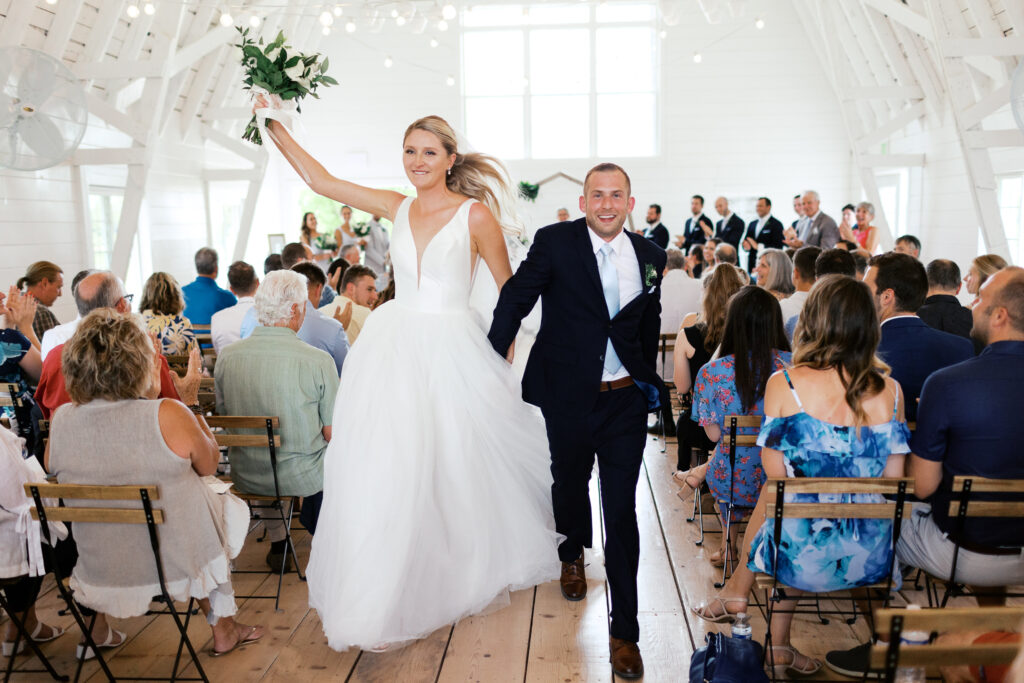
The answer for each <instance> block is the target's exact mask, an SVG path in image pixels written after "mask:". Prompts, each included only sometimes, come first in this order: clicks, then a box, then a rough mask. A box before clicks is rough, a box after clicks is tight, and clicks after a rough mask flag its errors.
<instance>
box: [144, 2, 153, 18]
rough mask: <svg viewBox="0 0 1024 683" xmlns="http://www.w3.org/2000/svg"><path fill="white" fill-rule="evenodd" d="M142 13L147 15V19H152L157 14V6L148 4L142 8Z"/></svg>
mask: <svg viewBox="0 0 1024 683" xmlns="http://www.w3.org/2000/svg"><path fill="white" fill-rule="evenodd" d="M142 11H143V12H145V13H146V16H147V17H151V16H153V15H154V14H156V6H155V5H154V4H153V3H151V2H147V3H146V4H145V5H143V6H142Z"/></svg>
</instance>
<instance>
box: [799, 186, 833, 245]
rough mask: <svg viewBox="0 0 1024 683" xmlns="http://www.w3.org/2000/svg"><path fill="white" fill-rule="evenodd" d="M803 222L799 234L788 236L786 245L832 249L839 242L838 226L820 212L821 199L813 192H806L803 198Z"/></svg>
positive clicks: (825, 214)
mask: <svg viewBox="0 0 1024 683" xmlns="http://www.w3.org/2000/svg"><path fill="white" fill-rule="evenodd" d="M801 201H802V202H803V213H804V220H803V223H802V224H801V225H800V232H799V233H798V234H796V235H793V234H792V233H791V234H790V238H789V239H787V240H786V244H787V245H789V246H791V247H793V248H794V249H799V248H800V247H802V246H804V245H811V246H816V247H821V248H822V249H832V248H833V247H835V246H836V242H838V241H839V226H837V225H836V221H835V219H834V218H832V217H831V216H829V215H828V214H827V213H825V212H823V211H822V210H821V197H819V196H818V193H817V192H816V191H814V190H807V192H805V193H804V195H803V198H802V199H801Z"/></svg>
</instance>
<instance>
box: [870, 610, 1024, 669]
mask: <svg viewBox="0 0 1024 683" xmlns="http://www.w3.org/2000/svg"><path fill="white" fill-rule="evenodd" d="M1022 620H1024V607H965V608H952V607H944V608H937V609H921V610H908V609H879V610H876V611H875V624H877V625H881V624H888V626H889V642H888V644H885V643H880V644H877V643H876V644H875V645H873V646H872V647H871V668H872V669H875V670H879V669H881V670H884V671H885V674H884V676H883V678H882V680H884V681H886V683H892V682H893V681H895V680H896V671H897V669H899V668H900V667H933V666H935V667H938V666H962V665H993V664H1009V663H1010V662H1012V661H1013V659H1014V658H1015V657H1016V656H1017V653H1018V652H1019V651H1020V643H978V644H971V643H965V644H963V645H948V644H944V643H934V642H933V643H929V644H927V645H903V644H901V643H900V635H901V634H902V633H903V632H904V631H923V632H925V633H929V634H930V633H935V632H938V633H948V632H956V631H983V632H984V631H1015V630H1017V629H1018V628H1019V627H1020V624H1021V621H1022Z"/></svg>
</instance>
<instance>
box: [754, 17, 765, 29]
mask: <svg viewBox="0 0 1024 683" xmlns="http://www.w3.org/2000/svg"><path fill="white" fill-rule="evenodd" d="M754 26H755V27H756V28H757V30H758V31H760V30H761V29H763V28H764V19H762V18H761V17H758V18H757V19H755V20H754Z"/></svg>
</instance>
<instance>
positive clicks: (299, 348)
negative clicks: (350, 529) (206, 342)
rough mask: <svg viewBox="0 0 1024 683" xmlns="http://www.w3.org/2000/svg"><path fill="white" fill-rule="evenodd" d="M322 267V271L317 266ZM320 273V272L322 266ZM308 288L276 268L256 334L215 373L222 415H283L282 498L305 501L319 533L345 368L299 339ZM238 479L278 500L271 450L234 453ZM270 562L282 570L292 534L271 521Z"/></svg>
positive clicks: (305, 520)
mask: <svg viewBox="0 0 1024 683" xmlns="http://www.w3.org/2000/svg"><path fill="white" fill-rule="evenodd" d="M314 267H315V266H314ZM317 270H319V269H317ZM308 300H309V290H308V288H307V286H306V278H304V277H303V276H302V275H300V274H299V273H297V272H295V271H291V270H282V271H275V272H273V273H270V274H269V275H267V276H266V278H265V279H264V280H263V284H261V285H260V288H259V289H257V290H256V302H255V304H254V306H253V310H254V311H255V312H256V316H257V318H258V320H259V323H260V324H259V326H258V327H257V328H256V329H254V330H253V332H252V336H250V337H248V338H243V339H242V340H241V341H238V342H235V343H234V344H232V345H230V346H228V347H227V348H225V349H224V353H222V354H221V355H220V356H219V357H218V358H217V366H216V368H215V370H214V375H215V377H216V380H217V381H216V387H217V412H218V413H219V414H221V415H276V416H277V417H280V418H281V429H280V435H281V447H280V448H278V449H277V480H278V482H279V484H280V492H281V495H284V496H301V497H303V498H304V500H303V501H302V512H301V521H302V525H303V526H304V527H306V529H308V530H309V532H310V533H313V532H314V531H315V530H316V520H317V517H318V516H319V514H320V501H321V496H322V493H321V492H322V491H323V488H324V453H325V452H326V450H327V442H328V441H330V439H331V422H332V420H333V418H334V397H335V394H337V392H338V369H337V366H335V364H334V360H333V359H332V358H331V357H330V356H329V355H327V353H326V352H325V351H322V350H320V349H315V348H313V347H312V346H310V345H309V344H307V343H305V342H303V341H302V340H300V339H299V338H298V335H297V334H296V333H297V332H298V331H299V328H300V327H302V323H303V320H304V319H305V317H306V310H307V309H306V302H307V301H308ZM228 458H229V460H230V461H231V479H232V481H233V482H234V483H235V486H236V487H238V489H239V490H241V491H244V492H246V493H254V494H260V495H274V473H273V472H272V471H271V467H270V457H269V455H268V454H267V449H266V447H265V446H264V447H262V448H257V447H238V448H232V449H231V450H229V451H228ZM267 533H268V536H270V540H271V543H272V544H271V549H270V554H269V555H268V558H267V561H268V564H270V566H271V567H276V566H280V562H281V555H282V554H283V553H284V552H285V550H286V548H285V531H284V528H283V527H282V526H281V525H280V522H278V524H277V525H272V524H267Z"/></svg>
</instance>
